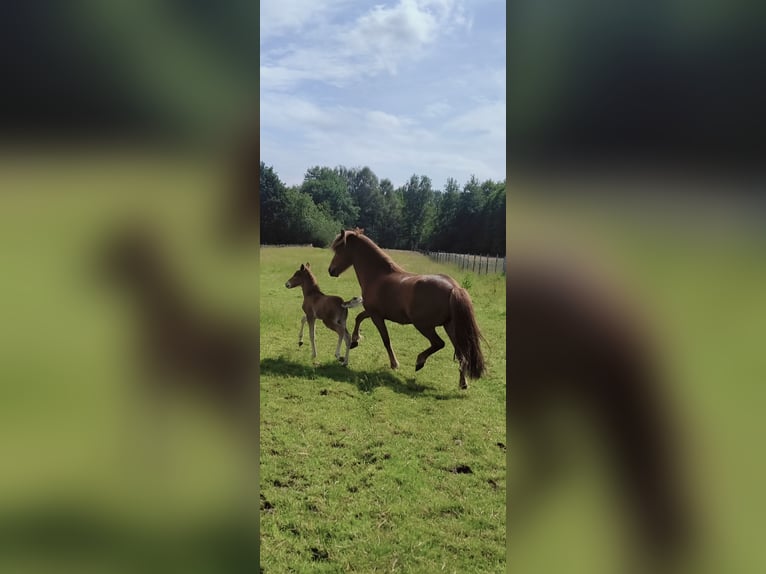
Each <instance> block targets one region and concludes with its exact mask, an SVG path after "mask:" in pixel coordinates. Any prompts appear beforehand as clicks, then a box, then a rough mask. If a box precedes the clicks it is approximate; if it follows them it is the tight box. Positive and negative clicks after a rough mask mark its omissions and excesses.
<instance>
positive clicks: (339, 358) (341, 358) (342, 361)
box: [336, 357, 346, 363]
mask: <svg viewBox="0 0 766 574" xmlns="http://www.w3.org/2000/svg"><path fill="white" fill-rule="evenodd" d="M336 358H337V359H338V361H340V362H341V363H345V362H346V361H345V360H344V359H343V357H336Z"/></svg>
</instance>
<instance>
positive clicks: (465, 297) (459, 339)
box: [449, 287, 485, 379]
mask: <svg viewBox="0 0 766 574" xmlns="http://www.w3.org/2000/svg"><path fill="white" fill-rule="evenodd" d="M449 304H450V314H451V316H452V319H451V320H452V322H453V325H454V330H455V340H454V343H455V357H456V358H457V360H458V362H459V363H460V366H461V368H465V369H466V372H467V375H468V376H469V377H470V378H472V379H478V378H480V377H481V376H482V375H483V374H484V371H485V365H484V355H483V354H482V352H481V345H480V341H479V339H483V338H484V337H483V336H482V334H481V331H479V325H477V324H476V316H475V315H474V312H473V303H471V296H470V295H469V294H468V291H466V290H465V289H463V288H462V287H455V288H454V289H453V290H452V293H451V294H450V298H449Z"/></svg>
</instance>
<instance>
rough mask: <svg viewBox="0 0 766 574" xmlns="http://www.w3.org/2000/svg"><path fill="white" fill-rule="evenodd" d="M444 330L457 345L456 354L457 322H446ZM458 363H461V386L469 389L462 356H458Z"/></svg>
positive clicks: (453, 343)
mask: <svg viewBox="0 0 766 574" xmlns="http://www.w3.org/2000/svg"><path fill="white" fill-rule="evenodd" d="M444 330H445V331H446V332H447V336H448V337H449V340H450V341H452V346H453V347H455V354H457V345H455V323H454V322H453V321H448V322H447V323H445V324H444ZM457 359H458V363H459V364H460V384H459V386H460V388H461V389H467V388H468V383H467V382H466V379H465V365H464V364H463V362H462V361H461V360H460V357H458V358H457Z"/></svg>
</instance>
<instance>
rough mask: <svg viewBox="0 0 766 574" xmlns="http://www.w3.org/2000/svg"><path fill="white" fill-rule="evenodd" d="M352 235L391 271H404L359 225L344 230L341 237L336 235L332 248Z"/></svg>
mask: <svg viewBox="0 0 766 574" xmlns="http://www.w3.org/2000/svg"><path fill="white" fill-rule="evenodd" d="M349 235H353V236H354V237H356V238H357V239H359V240H360V241H361V242H362V243H363V244H364V245H366V246H367V248H368V249H369V250H370V251H372V252H373V253H374V254H375V255H376V257H378V258H379V259H380V260H381V263H382V264H384V265H385V266H386V267H388V268H390V270H391V271H402V272H403V271H404V269H403V268H402V267H401V266H400V265H398V264H397V263H396V261H394V260H393V259H391V257H389V256H388V254H387V253H386V252H385V251H383V249H381V248H380V247H379V246H378V245H377V244H376V243H375V242H374V241H373V240H372V239H370V238H369V237H367V236H366V235H365V234H364V229H360V228H359V227H357V228H355V229H350V230H346V233H345V236H344V237H343V238H342V239H341V236H340V235H338V237H336V238H335V241H333V242H332V246H331V247H332V249H333V251H335V249H336V248H337V247H338V246H339V245H340V244H341V243H342V242H343V241H348V236H349Z"/></svg>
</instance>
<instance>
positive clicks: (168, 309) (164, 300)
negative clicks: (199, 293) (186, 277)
mask: <svg viewBox="0 0 766 574" xmlns="http://www.w3.org/2000/svg"><path fill="white" fill-rule="evenodd" d="M138 299H139V301H138V304H139V306H140V307H141V309H140V313H141V314H142V315H143V316H144V320H146V321H149V322H152V321H156V320H158V319H165V320H167V319H170V318H178V317H181V316H183V315H185V314H186V312H187V310H188V308H187V305H186V297H185V296H184V294H183V293H182V292H181V290H180V289H178V286H177V285H174V284H173V283H172V282H171V281H169V280H168V279H167V278H165V279H163V280H161V281H151V282H147V283H145V284H144V285H142V286H141V288H140V289H139V293H138Z"/></svg>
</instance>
